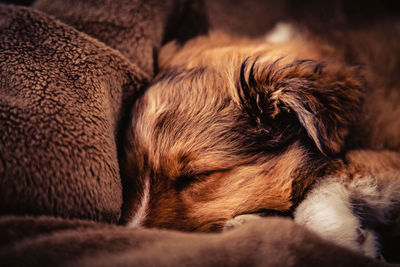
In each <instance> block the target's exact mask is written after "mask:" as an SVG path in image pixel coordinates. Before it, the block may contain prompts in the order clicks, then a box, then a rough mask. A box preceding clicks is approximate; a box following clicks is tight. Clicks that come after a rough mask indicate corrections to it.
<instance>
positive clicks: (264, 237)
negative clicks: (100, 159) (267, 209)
mask: <svg viewBox="0 0 400 267" xmlns="http://www.w3.org/2000/svg"><path fill="white" fill-rule="evenodd" d="M10 229H13V230H10ZM0 234H1V236H2V237H3V238H2V241H1V243H0V244H1V247H0V262H2V263H3V264H4V266H15V265H21V266H55V265H62V266H384V265H385V264H379V263H377V262H375V261H373V260H371V259H368V258H365V257H363V256H361V255H358V254H356V253H353V252H350V251H347V250H346V249H343V248H340V247H336V246H334V245H331V244H329V243H327V242H325V241H322V240H321V239H319V238H318V237H317V236H315V235H314V234H311V233H310V232H308V231H305V230H304V229H303V228H301V227H300V226H298V225H296V224H294V223H293V222H292V221H290V220H288V219H282V218H270V219H261V221H260V222H258V223H250V224H248V225H245V226H243V227H241V228H237V229H235V230H233V231H231V232H226V233H223V234H190V233H181V232H174V231H164V230H152V229H128V228H125V227H122V226H112V225H106V224H99V223H94V222H85V221H80V220H60V219H54V218H46V217H41V218H30V217H20V218H17V217H8V218H7V217H5V218H2V219H1V220H0Z"/></svg>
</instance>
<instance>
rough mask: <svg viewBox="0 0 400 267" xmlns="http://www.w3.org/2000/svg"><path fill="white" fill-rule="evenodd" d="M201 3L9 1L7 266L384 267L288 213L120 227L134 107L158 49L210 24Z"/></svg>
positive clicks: (1, 166)
mask: <svg viewBox="0 0 400 267" xmlns="http://www.w3.org/2000/svg"><path fill="white" fill-rule="evenodd" d="M203 8H204V6H203V3H202V2H201V1H199V2H197V1H190V0H188V1H185V0H182V1H178V0H176V1H156V0H154V1H151V0H148V1H145V0H143V1H140V0H138V1H129V0H120V1H117V0H114V1H113V0H101V1H84V0H82V1H79V0H60V1H58V0H55V1H51V0H38V1H36V2H35V3H34V4H33V8H23V7H16V6H6V5H0V215H1V217H0V237H1V238H0V265H2V266H55V265H67V266H86V265H87V266H119V265H121V266H136V265H163V266H177V265H185V266H204V265H215V266H220V265H228V266H239V265H262V266H265V265H272V266H281V265H287V266H294V265H307V266H308V265H314V264H315V265H325V266H328V265H342V266H343V265H352V266H355V265H359V266H376V265H379V263H377V262H375V261H373V260H371V259H368V258H365V257H363V256H361V255H357V254H355V253H353V252H350V251H347V250H345V249H342V248H339V247H336V246H334V245H331V244H329V243H328V242H326V241H322V240H321V239H319V238H318V237H316V236H315V235H313V234H312V233H310V232H308V231H306V230H305V229H303V228H302V227H300V226H297V225H295V224H294V223H293V222H292V221H290V220H288V219H276V218H270V219H263V220H262V221H259V222H258V223H253V224H249V225H245V226H243V227H241V228H238V229H236V230H233V231H231V232H227V233H223V234H189V233H178V232H173V231H163V230H155V229H128V228H125V227H123V226H117V225H116V223H117V222H118V221H119V218H120V215H121V206H122V202H123V189H122V187H123V186H122V185H123V181H121V177H120V175H119V165H118V151H119V145H120V133H121V131H123V129H124V127H126V125H127V123H128V122H127V121H126V118H127V117H126V114H127V110H128V109H129V106H130V103H133V102H134V99H135V97H136V96H137V94H138V92H140V90H142V89H143V88H144V87H145V86H146V85H147V84H148V83H149V81H150V79H151V77H152V76H153V74H154V71H155V64H154V59H155V57H156V54H157V51H158V49H159V47H160V46H161V44H162V43H163V42H166V41H168V40H171V39H177V40H178V41H181V42H183V41H185V40H186V39H188V38H190V37H191V36H194V35H196V34H199V33H204V32H205V31H206V26H207V19H206V16H205V14H204V9H203ZM53 16H54V17H53ZM38 216H39V217H38Z"/></svg>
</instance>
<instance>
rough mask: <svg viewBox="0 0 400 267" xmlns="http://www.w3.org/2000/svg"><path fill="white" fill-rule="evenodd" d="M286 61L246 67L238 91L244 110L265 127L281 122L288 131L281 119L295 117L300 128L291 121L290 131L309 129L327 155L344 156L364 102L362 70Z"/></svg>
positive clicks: (253, 62) (254, 62)
mask: <svg viewBox="0 0 400 267" xmlns="http://www.w3.org/2000/svg"><path fill="white" fill-rule="evenodd" d="M282 61H283V60H282V59H280V60H277V61H275V62H273V63H272V64H266V63H265V62H262V61H261V60H258V59H247V60H245V61H244V62H243V63H242V65H241V68H240V75H239V77H238V83H239V84H238V88H239V98H240V101H241V104H242V106H243V108H244V109H245V110H246V112H247V113H248V114H250V117H251V118H252V119H253V120H254V121H256V123H257V124H258V125H259V126H260V127H267V128H269V127H270V125H268V124H271V123H272V124H274V123H278V124H281V127H280V128H281V129H286V128H285V127H282V122H279V120H280V119H279V118H280V117H283V118H292V119H293V118H294V119H295V120H297V124H296V122H293V121H290V120H289V121H288V120H287V121H285V122H284V123H285V124H287V125H288V126H287V127H289V125H298V127H300V128H301V127H303V128H304V129H305V130H306V132H307V134H308V136H309V137H310V138H311V139H312V140H313V141H314V143H315V145H316V147H317V148H318V149H319V150H320V151H321V152H322V153H323V154H337V153H339V152H340V151H341V150H342V148H343V146H344V143H345V138H346V136H347V134H348V132H349V127H350V126H351V125H352V124H353V122H354V121H355V120H356V118H357V115H358V113H359V109H360V106H361V102H362V96H363V86H362V84H363V83H362V80H361V79H360V78H359V75H358V74H357V70H356V69H355V68H353V67H347V66H343V65H340V64H325V63H323V62H319V61H314V60H296V61H293V62H291V63H289V64H282ZM285 114H286V115H285ZM290 114H292V115H290ZM292 128H293V127H292Z"/></svg>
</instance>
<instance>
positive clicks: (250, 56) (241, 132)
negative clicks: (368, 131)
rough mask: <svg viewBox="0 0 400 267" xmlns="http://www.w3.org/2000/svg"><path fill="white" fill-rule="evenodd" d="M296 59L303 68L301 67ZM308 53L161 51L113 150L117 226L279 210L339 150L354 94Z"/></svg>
mask: <svg viewBox="0 0 400 267" xmlns="http://www.w3.org/2000/svg"><path fill="white" fill-rule="evenodd" d="M301 58H305V59H301ZM320 59H321V56H320V55H319V54H318V53H317V52H316V50H315V47H313V46H311V45H310V46H307V45H306V44H305V43H303V42H301V43H297V44H296V43H291V44H288V45H286V46H280V47H274V46H272V45H268V44H265V43H263V42H258V41H257V42H256V41H253V42H252V41H246V40H239V41H232V40H230V39H229V38H227V37H221V36H212V37H200V38H198V39H196V40H194V41H191V42H189V43H188V44H186V45H185V46H184V47H182V48H178V47H176V46H175V45H173V44H172V45H169V46H167V47H166V48H165V49H164V51H163V53H162V54H161V56H160V66H161V71H160V74H159V75H158V77H157V78H156V80H155V81H154V82H153V84H152V86H151V87H150V88H149V89H148V90H147V91H146V92H145V93H144V95H143V96H142V97H141V98H140V99H139V100H138V102H137V103H136V105H135V107H134V109H133V112H132V122H131V123H132V125H131V129H130V131H129V133H128V137H127V144H126V147H125V152H126V154H125V163H124V165H125V168H124V172H125V175H126V177H127V178H128V179H130V184H129V191H128V193H127V195H128V196H131V197H130V198H129V197H128V198H127V199H126V203H125V216H126V217H125V220H126V221H131V223H133V224H141V225H145V226H157V227H165V228H174V229H180V230H189V231H191V230H198V231H212V230H218V229H221V228H222V227H223V226H224V224H225V222H226V221H227V220H228V219H231V218H233V217H234V216H236V215H240V214H245V213H255V212H259V211H265V210H280V211H284V210H289V209H290V208H291V206H292V205H293V201H294V200H295V199H296V198H299V197H300V196H301V195H302V193H303V192H304V189H305V188H306V187H307V186H308V185H310V184H311V183H312V182H313V181H314V179H315V178H316V177H317V176H318V174H319V172H320V171H321V168H322V167H323V166H324V163H325V162H326V160H327V158H328V157H327V156H329V155H335V154H338V153H340V152H341V150H342V149H343V147H344V144H345V138H346V136H347V134H348V132H349V127H350V126H351V124H352V123H353V121H354V120H355V118H356V114H357V111H358V108H359V106H360V101H361V96H362V86H361V82H360V80H359V79H358V78H357V75H356V74H355V71H354V69H352V68H350V67H346V66H344V65H341V64H338V63H329V62H328V63H325V62H322V61H321V60H320Z"/></svg>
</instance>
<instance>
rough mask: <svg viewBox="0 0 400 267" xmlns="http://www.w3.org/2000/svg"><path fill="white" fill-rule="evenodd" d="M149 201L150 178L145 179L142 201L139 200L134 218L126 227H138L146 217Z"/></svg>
mask: <svg viewBox="0 0 400 267" xmlns="http://www.w3.org/2000/svg"><path fill="white" fill-rule="evenodd" d="M149 201H150V178H149V177H146V179H145V181H144V187H143V194H142V199H141V200H140V205H139V208H138V209H137V211H136V213H135V216H133V219H132V220H131V221H130V222H129V223H128V225H127V226H128V227H131V228H134V227H140V226H141V225H142V223H143V221H144V219H145V218H146V216H147V212H148V208H149Z"/></svg>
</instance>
